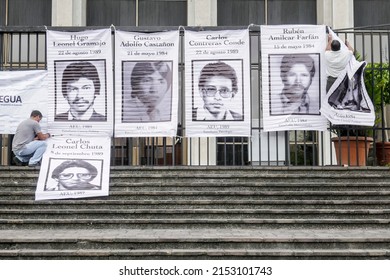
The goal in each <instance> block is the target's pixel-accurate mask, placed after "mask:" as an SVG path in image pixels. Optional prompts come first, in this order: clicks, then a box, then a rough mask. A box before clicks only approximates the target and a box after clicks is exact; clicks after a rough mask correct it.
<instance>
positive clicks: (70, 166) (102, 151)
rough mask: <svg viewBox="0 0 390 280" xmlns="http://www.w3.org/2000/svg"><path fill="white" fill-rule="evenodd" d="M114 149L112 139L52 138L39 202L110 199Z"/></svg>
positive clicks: (43, 167) (37, 194)
mask: <svg viewBox="0 0 390 280" xmlns="http://www.w3.org/2000/svg"><path fill="white" fill-rule="evenodd" d="M110 147H111V139H110V138H109V137H108V136H107V137H81V136H80V137H53V138H49V139H48V140H47V149H46V151H45V154H44V155H43V158H42V165H41V168H40V172H39V178H38V184H37V189H36V192H35V199H36V200H45V199H66V198H82V197H95V196H108V189H109V178H110V151H111V149H110Z"/></svg>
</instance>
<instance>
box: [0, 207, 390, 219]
mask: <svg viewBox="0 0 390 280" xmlns="http://www.w3.org/2000/svg"><path fill="white" fill-rule="evenodd" d="M0 217H1V218H2V219H16V220H21V219H23V220H27V219H58V220H61V219H69V218H74V219H96V218H98V219H164V218H169V219H194V218H195V219H203V218H205V219H210V218H212V219H294V218H301V219H302V218H305V219H369V218H372V219H390V208H389V209H353V210H345V209H319V208H312V209H283V208H282V209H248V208H247V209H238V208H235V209H186V208H180V207H176V208H174V209H150V208H149V209H111V208H102V207H96V208H93V209H88V208H76V209H59V208H58V207H56V208H48V209H45V210H42V209H0Z"/></svg>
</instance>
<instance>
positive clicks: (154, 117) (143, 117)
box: [122, 61, 172, 123]
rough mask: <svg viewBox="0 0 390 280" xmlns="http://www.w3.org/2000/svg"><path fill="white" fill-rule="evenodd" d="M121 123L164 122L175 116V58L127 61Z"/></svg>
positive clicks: (124, 70)
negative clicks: (173, 64) (173, 98)
mask: <svg viewBox="0 0 390 280" xmlns="http://www.w3.org/2000/svg"><path fill="white" fill-rule="evenodd" d="M122 66H123V71H122V75H123V76H122V80H123V83H122V84H123V90H122V122H124V123H132V122H141V123H144V122H164V121H170V120H171V117H172V115H171V114H172V112H171V111H172V61H124V62H123V64H122Z"/></svg>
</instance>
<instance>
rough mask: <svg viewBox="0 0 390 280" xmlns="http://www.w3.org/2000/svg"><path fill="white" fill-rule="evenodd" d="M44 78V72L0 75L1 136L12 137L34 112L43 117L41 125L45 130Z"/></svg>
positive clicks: (45, 72)
mask: <svg viewBox="0 0 390 280" xmlns="http://www.w3.org/2000/svg"><path fill="white" fill-rule="evenodd" d="M46 77H47V71H46V70H26V71H0V123H1V126H0V134H15V132H16V128H17V126H18V125H19V123H20V122H21V121H24V120H25V119H28V118H29V117H30V114H31V112H32V111H33V110H39V111H40V112H41V113H42V115H43V119H42V120H41V122H40V125H41V128H42V131H46V130H47V80H46Z"/></svg>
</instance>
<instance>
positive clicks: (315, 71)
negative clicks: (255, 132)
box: [261, 25, 327, 131]
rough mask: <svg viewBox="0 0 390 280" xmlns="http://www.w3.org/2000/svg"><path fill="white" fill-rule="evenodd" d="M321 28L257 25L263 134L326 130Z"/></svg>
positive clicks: (324, 41)
mask: <svg viewBox="0 0 390 280" xmlns="http://www.w3.org/2000/svg"><path fill="white" fill-rule="evenodd" d="M325 47H326V32H325V26H321V25H275V26H261V61H262V63H261V65H262V104H263V125H264V131H281V130H320V131H323V130H326V128H327V120H326V118H325V117H324V116H322V115H321V112H320V108H321V98H322V96H323V95H325V83H326V73H325V68H324V63H323V60H324V59H323V53H324V50H325Z"/></svg>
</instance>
